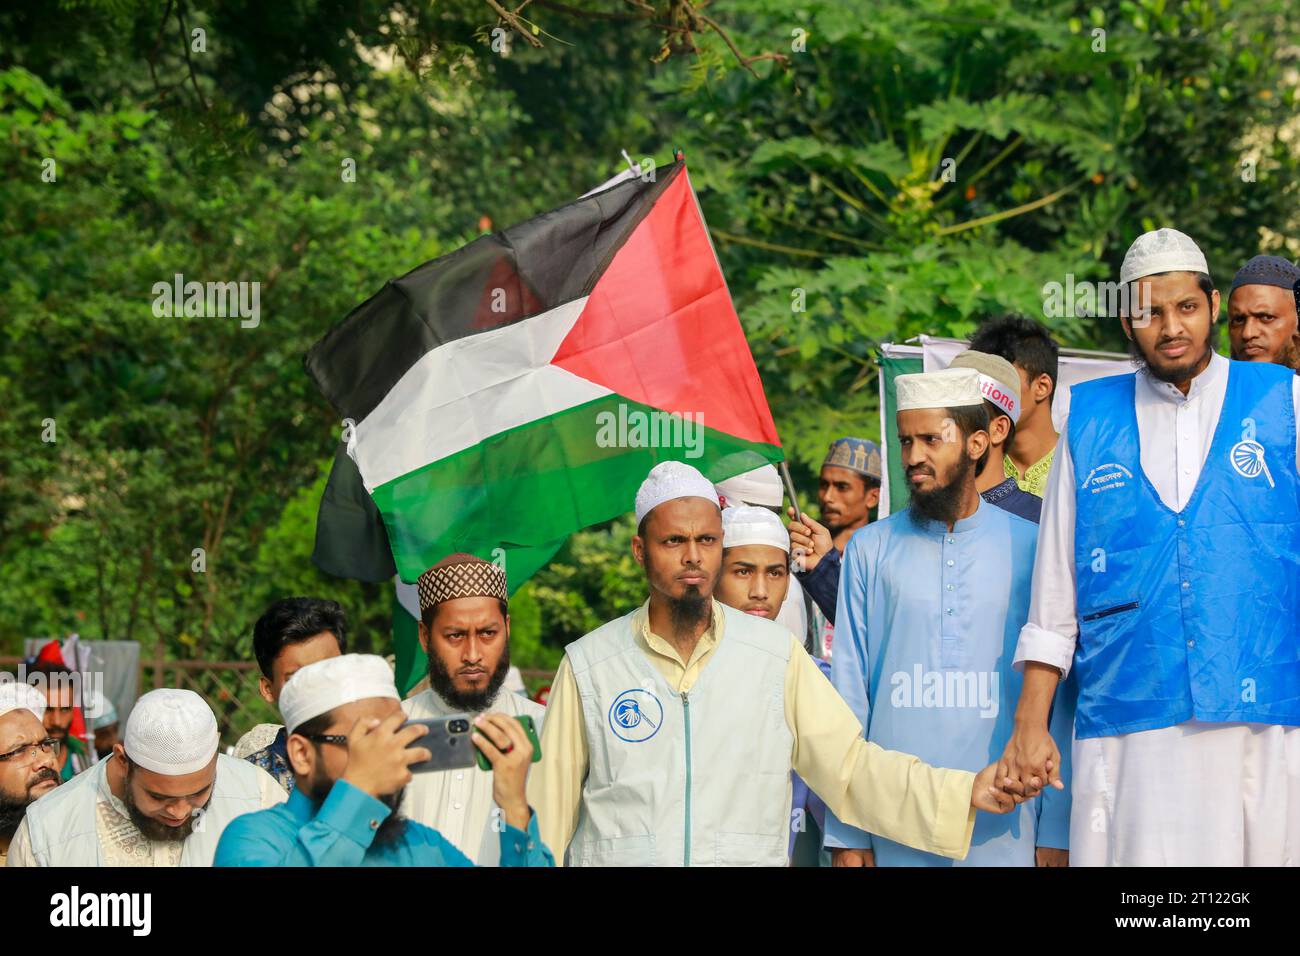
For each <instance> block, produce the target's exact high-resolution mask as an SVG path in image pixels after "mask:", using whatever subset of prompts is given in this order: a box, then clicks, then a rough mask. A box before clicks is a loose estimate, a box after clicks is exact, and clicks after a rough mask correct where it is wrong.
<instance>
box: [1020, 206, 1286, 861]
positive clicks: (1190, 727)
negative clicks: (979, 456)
mask: <svg viewBox="0 0 1300 956" xmlns="http://www.w3.org/2000/svg"><path fill="white" fill-rule="evenodd" d="M1119 278H1120V283H1121V284H1122V285H1123V286H1124V287H1126V288H1127V289H1128V290H1129V291H1130V293H1131V294H1130V295H1129V296H1128V301H1129V302H1130V303H1143V304H1144V307H1142V308H1132V309H1130V310H1129V311H1128V312H1127V314H1124V315H1121V316H1120V320H1121V323H1122V328H1123V331H1124V334H1125V335H1126V336H1127V337H1128V339H1129V341H1130V342H1131V343H1132V348H1133V351H1134V353H1135V355H1136V356H1137V358H1138V361H1139V363H1140V368H1139V370H1138V371H1137V372H1135V373H1130V374H1127V375H1115V376H1110V377H1108V378H1102V379H1096V380H1094V381H1091V382H1085V383H1081V384H1078V385H1075V386H1074V387H1073V389H1072V398H1071V403H1070V415H1069V420H1068V422H1067V424H1066V427H1065V430H1064V433H1063V434H1062V435H1061V441H1060V443H1059V445H1058V446H1057V453H1056V456H1055V459H1054V461H1053V464H1052V471H1051V475H1050V476H1049V478H1048V486H1047V494H1046V496H1045V498H1044V501H1043V515H1042V524H1041V526H1040V528H1041V530H1040V538H1039V546H1038V556H1037V564H1036V566H1035V568H1034V582H1033V601H1032V603H1031V605H1030V610H1029V620H1028V622H1027V623H1026V624H1025V626H1024V628H1023V629H1022V630H1021V632H1020V641H1019V645H1018V646H1017V649H1016V653H1015V659H1016V665H1017V667H1023V669H1024V685H1023V689H1022V691H1021V696H1020V702H1019V705H1018V709H1017V713H1016V721H1015V731H1014V733H1013V734H1012V736H1011V738H1010V742H1009V743H1008V745H1007V747H1006V750H1005V752H1004V755H1003V763H1004V764H1005V767H1004V768H1003V772H1002V773H1001V774H1000V777H1004V778H1009V779H1010V780H1011V781H1012V784H1011V786H1012V787H1013V788H1015V789H1016V792H1023V793H1033V792H1034V791H1035V789H1036V787H1037V786H1038V784H1041V783H1042V782H1044V781H1046V780H1054V779H1055V778H1056V771H1054V770H1050V769H1048V768H1047V765H1048V764H1054V763H1057V762H1058V753H1059V746H1058V744H1057V743H1056V742H1055V741H1054V740H1053V738H1052V736H1051V735H1050V734H1049V733H1048V718H1047V715H1048V712H1049V709H1050V708H1051V705H1052V700H1053V697H1054V696H1056V694H1057V686H1058V684H1059V683H1060V682H1061V680H1062V678H1063V677H1064V676H1065V675H1066V674H1068V673H1069V672H1070V671H1071V670H1072V669H1073V670H1074V671H1075V672H1077V676H1078V689H1079V690H1078V692H1079V703H1078V710H1077V712H1076V714H1075V735H1074V744H1073V753H1074V788H1073V789H1074V795H1073V799H1074V808H1075V812H1074V816H1073V819H1072V821H1071V829H1070V853H1071V858H1072V861H1074V862H1076V863H1079V864H1082V865H1086V866H1252V865H1266V866H1278V865H1295V863H1296V856H1295V852H1294V849H1293V848H1294V847H1296V846H1298V845H1300V667H1297V662H1298V661H1300V636H1298V634H1297V628H1296V622H1297V620H1300V474H1298V473H1297V472H1298V467H1300V465H1298V462H1300V442H1298V439H1300V435H1298V434H1297V429H1296V410H1297V408H1298V407H1300V379H1297V377H1296V375H1295V374H1294V373H1293V372H1292V371H1291V370H1290V369H1288V368H1285V367H1283V366H1280V365H1273V364H1269V363H1264V362H1238V361H1230V360H1227V359H1224V358H1223V357H1222V356H1219V355H1217V354H1216V353H1215V351H1214V348H1213V345H1212V342H1213V335H1214V325H1215V321H1216V319H1217V318H1218V315H1219V293H1218V291H1217V290H1216V289H1215V288H1214V282H1213V281H1212V280H1211V278H1210V275H1209V268H1208V265H1207V263H1206V259H1205V255H1204V254H1203V253H1202V252H1201V250H1200V249H1199V248H1198V247H1197V245H1196V243H1195V242H1193V241H1192V240H1191V238H1189V237H1188V236H1186V235H1184V234H1183V233H1181V232H1179V231H1177V230H1176V229H1157V230H1155V231H1153V232H1148V233H1145V234H1143V235H1141V236H1139V237H1138V238H1137V239H1136V240H1135V241H1134V242H1133V245H1132V246H1131V247H1130V248H1129V250H1128V253H1127V254H1126V255H1125V257H1124V263H1123V265H1122V266H1121V268H1120V276H1119Z"/></svg>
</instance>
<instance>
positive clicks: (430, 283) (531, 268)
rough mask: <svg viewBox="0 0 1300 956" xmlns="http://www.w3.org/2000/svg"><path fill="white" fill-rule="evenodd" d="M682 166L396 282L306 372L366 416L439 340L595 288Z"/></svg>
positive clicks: (358, 311) (346, 323) (345, 324)
mask: <svg viewBox="0 0 1300 956" xmlns="http://www.w3.org/2000/svg"><path fill="white" fill-rule="evenodd" d="M683 168H684V164H683V163H681V162H680V161H679V162H674V163H672V164H671V165H669V166H664V167H661V168H659V169H656V170H655V177H654V181H652V182H644V181H642V180H641V179H640V178H633V179H628V180H624V181H623V182H621V183H618V184H617V185H615V186H612V187H610V188H609V189H606V190H604V191H602V192H599V193H596V194H594V195H591V196H587V197H584V198H582V199H578V200H575V201H574V202H571V203H569V204H568V205H566V206H561V207H560V208H558V209H554V210H552V211H550V212H547V213H543V214H542V215H540V216H535V217H534V218H532V219H529V220H528V221H527V222H524V223H520V224H519V225H517V226H511V227H510V228H508V229H506V230H504V231H502V232H497V233H492V234H491V235H486V236H481V237H479V238H478V239H475V240H474V241H473V242H471V243H470V244H469V245H467V246H463V247H462V248H460V249H457V250H456V251H455V252H451V253H448V254H447V255H445V256H440V257H439V258H437V259H433V260H432V261H430V262H426V263H424V265H421V266H418V267H416V268H415V269H412V270H411V271H410V272H408V273H407V274H406V275H404V276H402V277H401V278H400V279H394V280H391V281H389V282H388V283H387V284H386V285H385V286H384V287H383V288H382V289H381V290H379V292H377V293H375V294H374V295H373V296H371V297H370V298H369V299H367V300H366V301H365V302H363V303H361V305H359V306H357V307H356V308H355V309H353V310H352V312H350V313H349V314H348V316H347V318H345V319H344V320H343V321H342V322H340V323H339V324H338V325H336V326H335V327H334V328H333V329H331V330H330V331H329V332H328V333H327V334H326V335H325V337H324V338H323V339H321V340H320V341H319V342H317V343H316V344H315V345H313V346H312V347H311V349H310V350H309V351H308V352H307V355H306V358H305V359H304V364H305V365H306V368H307V374H308V375H310V376H311V377H312V380H313V381H315V383H316V385H317V387H318V388H319V389H320V390H321V392H322V393H323V394H324V395H325V397H326V398H327V399H329V401H330V403H331V404H333V406H334V407H335V408H336V409H338V411H339V412H340V414H342V415H343V416H344V417H345V418H351V419H353V420H354V421H358V422H359V421H361V420H362V419H363V418H365V417H366V415H368V414H370V412H371V411H373V410H374V408H375V406H377V405H378V404H379V403H380V402H381V401H382V400H383V398H384V396H385V395H387V394H388V392H389V390H390V389H391V388H392V387H393V386H394V385H396V384H397V382H398V381H399V380H400V379H401V377H402V376H403V375H405V374H406V373H407V372H408V371H409V370H410V369H411V367H412V366H413V365H415V363H416V362H418V361H419V360H420V358H421V357H422V356H423V355H425V354H426V353H428V352H431V351H433V350H434V349H436V348H438V347H439V346H440V345H444V344H446V343H447V342H452V341H455V340H456V339H460V338H465V337H466V336H470V335H475V334H477V333H479V332H485V331H487V330H489V329H495V328H500V327H502V326H505V325H510V324H512V323H515V322H519V321H521V320H523V319H526V318H529V317H530V316H533V315H537V314H539V313H542V312H546V311H547V310H549V309H553V308H555V307H556V306H558V305H562V304H563V303H565V302H571V301H573V300H574V299H579V298H581V297H582V296H584V295H587V294H589V293H590V292H591V290H592V289H593V288H594V287H595V285H596V280H597V279H599V278H600V275H601V273H602V272H604V271H605V268H606V267H607V266H608V265H609V263H610V261H611V260H612V259H613V258H614V254H615V253H616V252H617V251H618V250H619V248H621V247H622V245H623V243H624V242H625V241H626V240H627V237H628V236H630V235H631V234H632V231H633V230H634V229H635V228H636V227H637V225H639V224H640V222H641V220H642V219H643V218H645V216H646V214H647V213H648V212H649V211H650V208H651V207H652V206H653V205H654V203H655V200H657V199H658V198H659V196H660V194H661V193H662V192H663V190H664V189H665V188H667V186H668V185H669V184H670V183H671V182H672V181H673V180H674V179H676V178H677V175H678V174H679V173H680V172H681V170H682V169H683Z"/></svg>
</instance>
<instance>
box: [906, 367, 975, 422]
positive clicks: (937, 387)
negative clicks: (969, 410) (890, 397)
mask: <svg viewBox="0 0 1300 956" xmlns="http://www.w3.org/2000/svg"><path fill="white" fill-rule="evenodd" d="M894 388H895V389H897V390H898V410H899V411H900V412H905V411H908V410H909V409H913V408H958V407H961V406H963V405H983V404H984V393H983V392H981V391H980V373H979V372H977V371H975V370H974V369H973V368H945V369H940V370H939V371H937V372H916V373H914V374H911V375H900V376H898V378H896V379H894Z"/></svg>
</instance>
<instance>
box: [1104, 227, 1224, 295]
mask: <svg viewBox="0 0 1300 956" xmlns="http://www.w3.org/2000/svg"><path fill="white" fill-rule="evenodd" d="M1161 272H1204V273H1205V274H1206V275H1208V274H1209V272H1210V267H1209V265H1207V264H1206V262H1205V253H1203V252H1201V248H1200V246H1198V245H1197V244H1196V243H1195V242H1193V241H1192V237H1191V236H1188V235H1186V234H1185V233H1181V232H1179V231H1178V230H1177V229H1156V230H1155V231H1153V232H1144V233H1142V235H1140V236H1138V237H1137V238H1136V239H1134V240H1133V245H1131V246H1129V247H1128V252H1126V253H1125V254H1124V263H1123V264H1122V265H1121V266H1120V267H1119V281H1120V283H1121V284H1123V285H1127V284H1128V283H1130V282H1132V281H1133V280H1134V279H1141V278H1144V277H1146V276H1153V275H1157V274H1159V273H1161Z"/></svg>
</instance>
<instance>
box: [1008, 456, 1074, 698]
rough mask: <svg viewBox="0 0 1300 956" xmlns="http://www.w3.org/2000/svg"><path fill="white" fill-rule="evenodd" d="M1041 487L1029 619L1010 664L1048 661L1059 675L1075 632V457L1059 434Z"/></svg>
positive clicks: (1067, 661)
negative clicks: (1042, 488) (1072, 459)
mask: <svg viewBox="0 0 1300 956" xmlns="http://www.w3.org/2000/svg"><path fill="white" fill-rule="evenodd" d="M1046 492H1047V493H1046V495H1045V496H1044V498H1043V514H1042V519H1041V521H1040V522H1039V525H1038V555H1037V557H1036V558H1035V559H1034V582H1033V593H1032V596H1031V597H1030V599H1029V620H1028V622H1027V623H1026V624H1025V626H1024V627H1022V628H1021V629H1020V641H1019V642H1018V643H1017V644H1016V656H1015V659H1014V660H1013V662H1012V666H1014V667H1015V668H1016V670H1023V669H1024V663H1025V661H1039V662H1042V663H1044V664H1051V665H1053V666H1054V667H1057V668H1059V669H1060V671H1061V679H1062V680H1064V679H1065V676H1066V674H1068V673H1069V672H1070V664H1071V662H1072V661H1073V659H1074V643H1075V639H1076V638H1077V636H1078V634H1079V622H1078V613H1077V607H1076V592H1075V587H1074V516H1075V502H1074V462H1073V461H1071V460H1070V444H1069V442H1068V441H1067V440H1066V437H1065V434H1064V433H1063V434H1062V435H1061V437H1060V438H1059V439H1057V442H1056V453H1055V454H1054V455H1053V456H1052V469H1051V471H1050V472H1049V473H1048V475H1047V488H1046Z"/></svg>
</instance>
